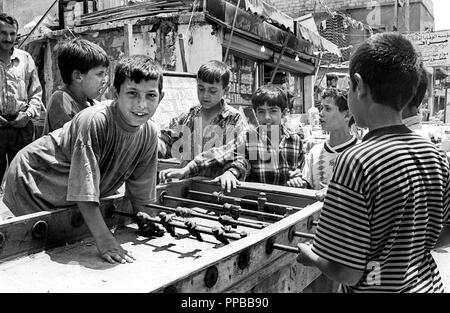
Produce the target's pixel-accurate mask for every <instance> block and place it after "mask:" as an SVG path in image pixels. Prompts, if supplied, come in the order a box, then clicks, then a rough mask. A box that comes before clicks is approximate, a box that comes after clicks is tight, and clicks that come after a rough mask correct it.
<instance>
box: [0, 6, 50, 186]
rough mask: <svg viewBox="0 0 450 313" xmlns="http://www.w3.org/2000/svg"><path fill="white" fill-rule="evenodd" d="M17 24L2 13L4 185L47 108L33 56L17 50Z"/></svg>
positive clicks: (0, 147)
mask: <svg viewBox="0 0 450 313" xmlns="http://www.w3.org/2000/svg"><path fill="white" fill-rule="evenodd" d="M18 27H19V25H18V23H17V20H16V19H15V18H14V17H12V16H9V15H8V14H6V13H0V183H1V182H2V180H3V175H4V173H5V170H6V165H7V161H6V158H7V157H8V160H9V161H10V162H11V160H12V159H13V158H14V156H15V155H16V153H17V152H18V151H19V150H20V149H22V148H23V147H25V146H26V145H28V144H29V143H31V142H32V141H33V139H34V125H33V122H32V119H37V118H38V117H39V115H40V113H41V109H42V108H43V107H44V106H43V104H42V87H41V83H40V82H39V77H38V73H37V69H36V65H35V64H34V61H33V58H32V57H31V55H30V54H29V53H28V52H26V51H23V50H20V49H17V48H14V43H15V40H16V37H17V30H18Z"/></svg>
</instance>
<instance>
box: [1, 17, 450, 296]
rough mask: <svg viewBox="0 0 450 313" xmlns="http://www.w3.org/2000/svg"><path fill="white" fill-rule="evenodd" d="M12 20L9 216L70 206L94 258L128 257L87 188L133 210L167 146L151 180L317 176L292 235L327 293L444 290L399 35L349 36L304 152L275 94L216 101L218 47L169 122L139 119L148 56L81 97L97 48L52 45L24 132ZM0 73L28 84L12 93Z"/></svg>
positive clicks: (436, 197) (440, 209)
mask: <svg viewBox="0 0 450 313" xmlns="http://www.w3.org/2000/svg"><path fill="white" fill-rule="evenodd" d="M16 32H17V21H16V20H15V19H14V18H13V17H10V16H8V15H6V14H0V61H1V62H0V65H1V66H0V81H1V83H2V89H1V96H2V97H1V98H0V110H1V112H0V113H1V117H0V149H1V150H0V152H1V155H0V158H1V162H0V170H1V171H0V173H1V175H2V176H3V172H4V170H5V168H6V156H7V157H8V160H9V161H10V165H9V169H8V171H7V173H6V184H5V195H4V199H3V200H4V202H5V204H6V205H7V206H8V208H9V209H10V210H11V212H12V213H13V214H14V215H16V216H18V215H24V214H28V213H32V212H36V211H43V210H52V209H56V208H71V207H77V208H78V209H79V210H80V212H81V213H82V215H83V217H84V220H85V221H86V224H87V226H88V228H89V230H90V232H91V234H92V235H93V237H94V239H95V242H96V245H97V248H98V251H99V253H100V255H101V257H102V258H104V259H105V260H106V261H108V262H110V263H115V262H119V263H126V262H133V261H134V260H135V258H134V257H133V255H132V253H131V252H130V251H126V250H125V249H123V248H122V247H121V246H120V244H119V243H118V242H117V241H116V239H115V238H114V236H113V234H112V233H111V231H110V230H109V229H108V227H107V226H106V224H105V222H104V220H103V217H102V215H101V213H100V210H99V199H100V198H101V197H105V196H108V195H112V194H114V193H115V192H116V191H117V189H118V188H119V187H120V186H122V185H123V184H125V190H126V191H125V195H126V197H127V198H128V199H130V201H131V203H132V207H133V211H134V212H139V211H140V210H141V208H142V207H143V206H145V205H146V204H148V203H152V202H154V201H155V197H156V192H155V186H156V181H157V159H158V155H159V157H161V158H168V157H178V158H179V159H180V160H181V161H183V163H182V165H183V166H182V167H181V168H176V169H168V170H163V171H161V172H160V173H159V178H160V180H161V182H166V181H167V180H168V179H172V178H184V177H188V176H193V175H199V174H200V175H203V176H209V177H210V178H214V181H217V182H219V183H220V185H221V187H222V188H223V189H224V190H226V191H228V192H229V191H231V189H232V188H236V186H237V185H239V183H240V181H243V180H245V181H253V182H261V183H267V184H276V185H285V186H293V187H302V188H313V189H317V190H319V191H320V192H319V194H318V197H319V198H320V199H321V200H323V201H324V203H323V208H322V210H321V215H320V219H319V224H318V227H317V231H316V236H315V239H314V241H313V242H312V244H311V245H310V244H299V245H298V251H299V253H298V255H297V261H298V262H300V263H301V264H303V265H305V266H316V267H318V268H319V269H320V270H321V271H322V272H323V273H324V274H325V275H327V276H328V277H329V278H331V279H333V280H334V281H336V282H339V283H340V284H341V291H343V292H365V291H372V292H373V291H380V292H442V291H443V285H442V282H441V278H440V274H439V271H438V270H437V267H436V263H435V262H434V260H433V257H432V256H431V250H432V249H434V248H436V247H439V246H443V245H448V244H449V242H450V240H449V239H450V235H449V228H448V226H447V224H448V223H449V222H450V209H449V196H450V195H449V188H450V187H449V165H448V161H447V158H446V156H445V154H444V153H443V152H441V151H440V150H438V149H437V148H436V147H435V146H434V145H433V144H432V143H431V142H430V141H429V140H427V139H426V138H423V137H422V136H420V134H418V133H415V132H413V131H412V130H411V129H409V128H408V127H407V126H408V125H409V124H406V123H404V122H405V121H406V122H408V121H411V116H415V115H417V106H418V105H417V103H420V101H421V99H422V98H423V90H424V89H426V80H424V79H423V77H424V75H425V74H424V70H423V68H422V65H421V59H420V56H419V54H418V53H417V51H416V49H415V48H414V47H413V46H412V44H411V43H410V42H409V41H408V40H407V39H405V38H404V37H402V36H401V35H399V34H395V33H385V34H378V35H375V36H373V37H371V38H370V39H368V40H367V41H365V42H364V43H363V44H361V45H360V46H359V47H358V48H357V50H356V51H355V53H354V54H353V56H352V59H351V63H350V89H349V90H348V92H342V91H339V90H336V89H330V90H327V91H326V92H325V93H324V94H323V95H322V102H321V108H320V113H319V116H320V123H321V124H322V127H323V129H324V130H326V131H328V132H329V134H330V136H329V139H328V140H327V141H326V142H324V143H323V144H320V145H316V146H315V147H313V149H312V150H311V151H309V153H308V155H306V156H305V155H304V151H303V146H302V139H301V138H300V136H299V135H298V134H297V133H295V132H292V131H291V130H289V129H288V128H287V127H285V126H284V124H283V119H284V117H285V115H286V114H287V113H288V107H289V104H288V102H289V100H288V96H287V94H286V92H285V91H284V90H283V89H281V88H279V87H276V86H273V85H264V86H261V87H259V88H258V89H257V90H256V91H255V92H254V94H253V96H252V106H253V110H254V113H255V115H256V117H257V121H258V125H257V126H255V127H250V126H248V125H247V122H246V119H245V117H243V116H242V115H241V114H240V112H239V111H237V110H236V109H234V108H232V107H231V106H229V105H228V104H227V103H226V101H225V100H224V96H225V94H226V93H227V91H228V85H229V80H230V70H229V69H228V67H227V66H226V65H225V64H224V63H222V62H219V61H210V62H208V63H206V64H204V65H203V66H201V67H200V69H199V71H198V75H197V93H198V99H199V105H198V106H195V107H193V108H191V109H190V110H189V111H188V112H186V113H185V114H182V115H181V116H179V117H177V118H175V119H174V120H173V121H172V123H171V124H170V126H169V127H168V128H167V129H163V130H161V131H158V130H157V128H156V126H155V124H154V123H153V122H152V121H151V118H152V116H153V114H154V113H155V111H156V109H157V107H158V105H159V103H160V101H161V99H162V98H163V97H164V91H163V90H164V89H163V74H162V71H161V69H160V68H159V66H158V65H157V64H156V63H155V62H154V61H153V60H152V59H151V58H149V57H147V56H129V57H125V58H122V59H121V60H119V62H118V63H117V65H116V68H115V73H114V81H113V90H114V92H113V93H114V101H113V102H111V103H108V104H100V105H95V103H96V102H95V100H94V99H95V98H97V97H98V96H99V95H100V93H101V91H102V90H103V89H104V87H105V83H106V73H107V69H108V66H109V60H108V56H107V54H106V52H105V51H104V50H103V49H102V48H101V47H99V46H98V45H96V44H93V43H91V42H89V41H86V40H83V39H74V40H72V41H70V42H67V43H64V44H62V45H61V46H60V47H59V50H58V65H59V69H60V73H61V76H62V78H63V82H64V84H65V85H64V87H62V88H61V89H59V90H57V91H55V92H54V94H53V95H52V97H51V99H50V102H49V103H48V105H47V110H48V113H47V116H46V121H45V130H44V136H42V137H40V138H39V139H37V140H35V141H32V138H33V134H32V133H31V134H30V131H31V127H30V125H32V124H30V123H31V121H30V120H31V119H32V118H34V117H35V116H36V115H37V114H38V112H39V111H40V106H41V88H40V84H39V80H38V79H37V73H36V68H35V66H34V63H33V61H32V59H31V57H30V56H29V55H28V54H27V53H26V52H24V51H21V50H19V49H16V48H14V46H13V43H14V39H15V35H16ZM13 74H14V75H13ZM11 77H15V79H12V78H11ZM424 84H425V87H424ZM10 85H13V86H16V85H17V86H18V85H20V86H24V87H26V88H17V90H20V91H21V92H18V91H17V92H16V93H14V92H11V90H10V89H11V88H9V87H10ZM404 108H407V109H405V110H404ZM410 111H411V112H413V113H412V114H411V115H409V116H408V115H407V114H405V113H407V112H410ZM402 112H403V113H404V114H403V116H402ZM402 118H403V119H404V120H403V122H402ZM353 121H354V122H355V123H356V125H357V126H359V127H363V128H367V129H368V131H369V132H368V133H367V135H366V136H364V138H363V139H362V141H361V142H359V140H358V139H357V138H355V137H354V136H353V135H352V134H351V131H350V126H351V123H352V122H353ZM405 124H406V125H407V126H405ZM27 128H30V130H27ZM213 135H214V136H213ZM180 142H182V143H183V144H182V145H179V143H180ZM186 142H187V144H185V143H186ZM184 149H186V150H187V151H185V150H184Z"/></svg>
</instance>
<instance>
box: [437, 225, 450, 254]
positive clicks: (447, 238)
mask: <svg viewBox="0 0 450 313" xmlns="http://www.w3.org/2000/svg"><path fill="white" fill-rule="evenodd" d="M449 246H450V225H449V224H444V227H443V228H442V230H441V234H440V235H439V238H438V240H437V242H436V245H435V246H434V249H438V248H447V247H449Z"/></svg>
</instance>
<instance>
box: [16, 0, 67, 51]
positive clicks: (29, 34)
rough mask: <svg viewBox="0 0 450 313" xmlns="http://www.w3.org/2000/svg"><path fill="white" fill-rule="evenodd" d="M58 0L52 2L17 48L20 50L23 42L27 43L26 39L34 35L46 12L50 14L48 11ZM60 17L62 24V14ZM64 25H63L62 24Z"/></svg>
mask: <svg viewBox="0 0 450 313" xmlns="http://www.w3.org/2000/svg"><path fill="white" fill-rule="evenodd" d="M58 1H59V0H55V1H53V3H52V5H51V6H50V7H49V8H48V9H47V11H46V12H45V13H44V15H42V17H41V18H40V20H39V21H38V22H37V23H36V25H34V27H33V29H32V30H31V31H30V32H29V33H28V34H27V36H26V37H25V39H24V40H23V41H22V42H21V43H20V44H19V45H18V46H17V48H19V49H20V47H22V46H23V44H24V43H25V41H27V39H28V38H29V37H30V36H31V34H33V33H34V31H35V30H36V29H37V28H38V27H39V25H41V23H42V21H43V20H44V18H45V17H46V16H47V14H48V12H50V10H51V9H52V8H53V6H54V5H55V4H56V2H58ZM59 17H60V18H61V12H59ZM62 17H63V23H64V13H62ZM60 25H61V21H60ZM63 25H64V24H63Z"/></svg>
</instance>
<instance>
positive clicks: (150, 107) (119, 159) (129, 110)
mask: <svg viewBox="0 0 450 313" xmlns="http://www.w3.org/2000/svg"><path fill="white" fill-rule="evenodd" d="M162 87H163V76H162V71H161V70H160V68H159V67H158V66H157V65H156V64H155V63H154V62H153V60H152V59H150V58H149V57H147V56H130V57H126V58H124V59H122V60H120V61H119V62H118V64H117V66H116V69H115V75H114V89H115V101H114V102H112V103H111V104H108V105H96V106H93V107H89V108H87V109H84V110H83V111H81V112H80V113H78V114H77V115H75V117H74V118H73V119H72V120H71V121H69V122H67V123H66V124H64V126H63V127H62V128H59V129H57V130H55V131H53V132H51V133H49V134H48V135H46V136H43V137H41V138H39V139H38V140H36V141H34V142H33V143H31V144H30V145H28V146H27V147H25V148H24V149H22V150H21V151H20V152H19V153H18V154H17V155H16V157H15V158H14V159H13V160H12V162H11V166H10V168H9V170H8V172H7V175H6V189H5V196H4V199H3V200H4V202H5V204H6V205H7V206H8V208H9V209H10V210H11V212H12V213H13V214H14V215H16V216H17V215H24V214H28V213H33V212H37V211H46V210H54V209H58V208H73V207H75V206H78V208H79V210H80V212H81V214H82V215H83V217H84V220H85V222H86V224H87V226H88V228H89V230H90V232H91V234H92V235H93V237H94V239H95V242H96V245H97V249H98V251H99V252H100V255H101V256H102V257H103V258H104V259H105V260H106V261H108V262H110V263H115V262H121V263H125V262H133V259H134V258H133V257H132V255H131V254H130V253H129V252H128V251H126V250H124V249H123V248H122V247H121V246H120V245H119V243H118V242H117V241H116V239H115V238H114V236H113V235H112V234H111V232H110V231H109V229H108V227H107V226H106V224H105V221H104V220H103V217H102V215H101V212H100V210H99V199H100V198H101V197H107V196H110V195H112V194H114V193H115V192H116V191H117V190H118V189H119V187H121V186H122V185H123V184H124V183H125V195H126V197H127V198H128V199H130V201H131V204H132V206H133V210H134V211H135V212H138V211H142V207H143V206H144V205H146V204H148V203H151V202H154V201H155V197H156V175H157V173H156V171H157V156H158V151H157V148H158V141H157V140H158V139H157V129H156V126H155V125H154V123H153V122H151V121H149V120H150V118H151V117H152V116H153V114H154V113H155V111H156V109H157V107H158V104H159V102H160V101H161V99H162V98H163V96H164V93H163V91H162Z"/></svg>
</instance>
